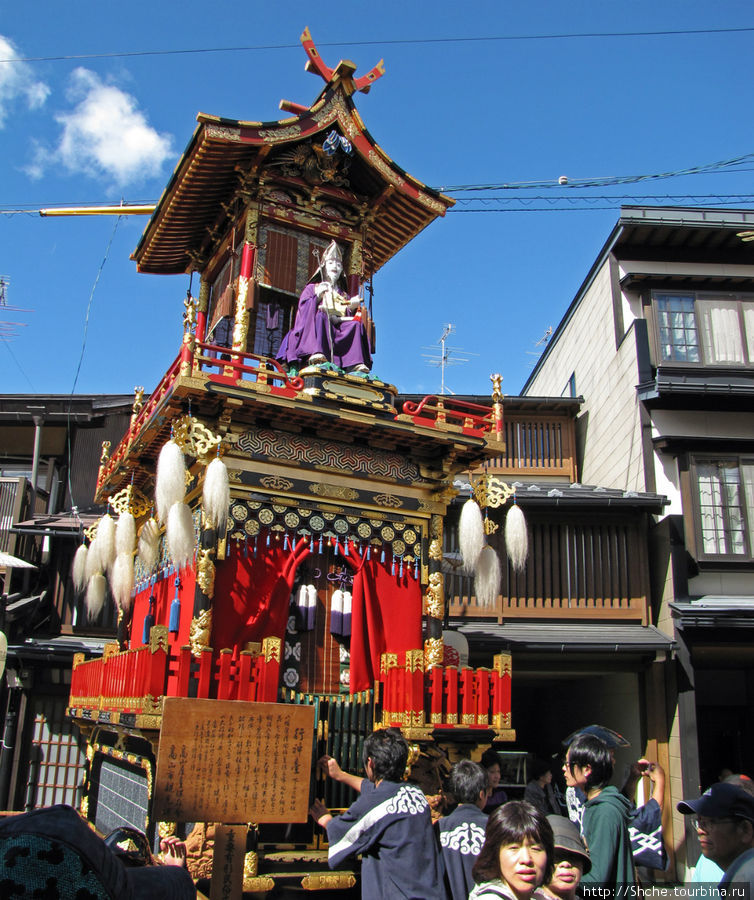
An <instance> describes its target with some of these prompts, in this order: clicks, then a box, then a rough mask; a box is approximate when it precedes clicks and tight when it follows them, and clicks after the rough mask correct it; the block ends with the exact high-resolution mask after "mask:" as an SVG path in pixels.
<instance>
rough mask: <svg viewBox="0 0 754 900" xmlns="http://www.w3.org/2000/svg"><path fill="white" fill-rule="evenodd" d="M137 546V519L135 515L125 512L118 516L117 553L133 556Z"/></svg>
mask: <svg viewBox="0 0 754 900" xmlns="http://www.w3.org/2000/svg"><path fill="white" fill-rule="evenodd" d="M135 546H136V519H134V517H133V513H130V512H124V513H121V514H120V515H119V516H118V524H117V525H116V526H115V552H116V556H120V554H121V553H128V554H129V555H131V554H133V552H134V548H135Z"/></svg>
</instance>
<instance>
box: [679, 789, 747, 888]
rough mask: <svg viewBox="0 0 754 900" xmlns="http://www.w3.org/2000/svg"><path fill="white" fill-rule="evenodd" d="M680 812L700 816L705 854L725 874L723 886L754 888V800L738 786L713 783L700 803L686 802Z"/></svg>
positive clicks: (698, 830) (699, 829) (697, 825)
mask: <svg viewBox="0 0 754 900" xmlns="http://www.w3.org/2000/svg"><path fill="white" fill-rule="evenodd" d="M678 811H679V812H682V813H683V814H684V815H685V816H688V815H696V819H695V820H694V827H695V828H696V833H697V835H698V837H699V844H700V846H701V848H702V853H703V854H704V856H706V857H707V858H708V859H711V860H712V861H713V862H716V863H717V864H718V866H720V868H721V869H722V870H723V871H724V873H725V874H724V875H723V878H722V881H721V882H720V887H721V888H722V887H724V886H725V885H729V884H736V885H739V884H748V885H749V886H750V888H754V797H752V796H751V795H750V794H748V793H747V792H746V791H744V790H743V789H742V788H740V787H739V786H738V785H736V784H727V783H725V782H722V783H717V784H713V785H712V787H711V788H709V789H708V790H706V791H705V792H704V793H703V794H702V796H701V797H699V798H698V799H697V800H682V801H681V802H680V803H679V804H678Z"/></svg>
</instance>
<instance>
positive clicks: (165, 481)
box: [154, 438, 186, 525]
mask: <svg viewBox="0 0 754 900" xmlns="http://www.w3.org/2000/svg"><path fill="white" fill-rule="evenodd" d="M185 496H186V460H185V458H184V456H183V451H182V450H181V448H180V447H179V446H178V444H176V442H175V441H174V440H173V439H172V438H171V439H170V440H169V441H168V442H167V443H166V444H165V445H164V447H163V448H162V450H160V455H159V457H158V459H157V480H156V484H155V490H154V497H155V504H156V506H157V518H158V520H159V522H160V524H161V525H164V523H165V521H166V519H167V518H168V515H169V514H170V510H171V508H172V507H173V504H175V503H181V502H182V501H183V498H184V497H185Z"/></svg>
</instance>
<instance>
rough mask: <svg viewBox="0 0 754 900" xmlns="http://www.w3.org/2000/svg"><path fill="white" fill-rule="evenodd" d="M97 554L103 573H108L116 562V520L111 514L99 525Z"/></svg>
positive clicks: (103, 517) (105, 516)
mask: <svg viewBox="0 0 754 900" xmlns="http://www.w3.org/2000/svg"><path fill="white" fill-rule="evenodd" d="M97 552H98V553H99V561H100V565H101V566H102V571H103V572H105V571H108V570H109V569H111V568H112V566H113V563H114V562H115V556H116V553H115V519H113V517H112V516H111V515H110V514H109V513H105V515H104V516H102V518H101V519H100V520H99V522H98V523H97Z"/></svg>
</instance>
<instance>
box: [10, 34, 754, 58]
mask: <svg viewBox="0 0 754 900" xmlns="http://www.w3.org/2000/svg"><path fill="white" fill-rule="evenodd" d="M752 31H754V26H742V27H735V28H733V27H731V28H668V29H662V30H656V31H578V32H566V33H562V34H561V33H557V34H501V35H486V36H483V37H448V38H388V39H385V40H369V41H325V42H322V43H320V44H318V45H317V46H318V47H320V48H321V47H382V46H396V45H401V44H413V45H417V44H471V43H483V42H487V43H491V42H498V43H499V42H503V41H506V42H511V41H561V40H574V39H579V38H627V37H675V36H686V35H709V34H746V33H748V32H752ZM300 46H301V45H300V44H251V45H248V46H240V47H191V48H179V49H175V50H122V51H112V52H106V53H70V54H62V55H60V56H19V57H13V58H11V59H0V63H14V62H15V63H30V62H65V61H69V60H70V61H73V60H82V59H116V58H127V57H135V56H179V55H186V54H191V53H246V52H259V51H262V50H298V49H300Z"/></svg>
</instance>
